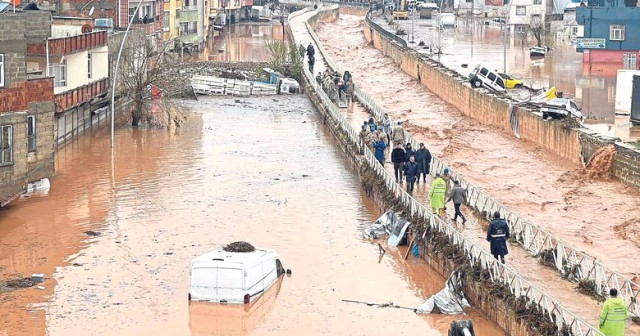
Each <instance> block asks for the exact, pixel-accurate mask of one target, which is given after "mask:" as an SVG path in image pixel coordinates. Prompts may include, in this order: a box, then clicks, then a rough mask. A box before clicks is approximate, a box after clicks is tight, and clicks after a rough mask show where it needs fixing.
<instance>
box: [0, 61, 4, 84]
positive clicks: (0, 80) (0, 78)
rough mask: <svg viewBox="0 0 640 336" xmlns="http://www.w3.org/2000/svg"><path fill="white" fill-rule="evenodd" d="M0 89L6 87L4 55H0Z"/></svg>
mask: <svg viewBox="0 0 640 336" xmlns="http://www.w3.org/2000/svg"><path fill="white" fill-rule="evenodd" d="M0 87H4V54H0Z"/></svg>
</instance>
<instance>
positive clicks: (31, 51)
mask: <svg viewBox="0 0 640 336" xmlns="http://www.w3.org/2000/svg"><path fill="white" fill-rule="evenodd" d="M106 45H107V32H106V31H104V30H103V31H96V32H91V33H87V34H81V35H76V36H69V37H61V38H53V39H49V55H51V56H62V55H69V54H73V53H77V52H80V51H85V50H90V49H94V48H99V47H103V46H106ZM27 54H28V55H31V56H44V55H46V43H45V42H38V43H29V44H27Z"/></svg>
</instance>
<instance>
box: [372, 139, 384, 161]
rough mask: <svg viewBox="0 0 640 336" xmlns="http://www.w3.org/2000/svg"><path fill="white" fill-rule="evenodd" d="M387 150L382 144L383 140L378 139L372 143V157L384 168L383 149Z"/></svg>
mask: <svg viewBox="0 0 640 336" xmlns="http://www.w3.org/2000/svg"><path fill="white" fill-rule="evenodd" d="M385 148H387V145H386V144H385V143H384V140H382V139H378V140H376V141H375V142H374V143H373V149H374V150H375V152H374V155H375V157H376V160H378V162H380V164H381V165H383V166H384V149H385Z"/></svg>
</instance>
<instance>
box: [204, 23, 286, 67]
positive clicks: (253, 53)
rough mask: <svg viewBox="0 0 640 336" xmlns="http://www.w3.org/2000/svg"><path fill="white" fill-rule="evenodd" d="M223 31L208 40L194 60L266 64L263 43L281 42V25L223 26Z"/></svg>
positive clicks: (267, 57) (265, 52) (266, 56)
mask: <svg viewBox="0 0 640 336" xmlns="http://www.w3.org/2000/svg"><path fill="white" fill-rule="evenodd" d="M224 29H225V31H224V32H223V33H222V34H220V35H219V36H216V37H215V38H213V39H210V40H209V41H208V42H207V44H206V46H205V48H204V50H203V51H202V52H201V53H200V54H199V55H196V56H194V59H198V60H209V61H223V62H267V61H269V55H268V54H267V49H266V47H265V42H267V41H271V40H282V25H280V24H278V23H275V24H252V23H250V24H238V25H231V26H225V28H224Z"/></svg>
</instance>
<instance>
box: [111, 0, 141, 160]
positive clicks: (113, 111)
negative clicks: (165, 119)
mask: <svg viewBox="0 0 640 336" xmlns="http://www.w3.org/2000/svg"><path fill="white" fill-rule="evenodd" d="M140 5H142V1H140V2H138V6H136V9H135V10H134V11H133V16H131V20H129V24H128V25H127V30H125V31H124V36H123V37H122V42H121V43H120V50H118V58H116V67H115V69H114V71H113V82H111V148H113V145H114V143H113V142H114V141H113V136H114V130H115V123H116V104H115V99H116V85H117V84H118V71H119V69H120V56H122V49H123V48H124V43H125V42H126V41H127V35H128V34H129V30H130V29H131V24H132V23H133V20H134V19H135V18H136V15H137V14H138V9H140ZM118 16H120V8H118Z"/></svg>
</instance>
